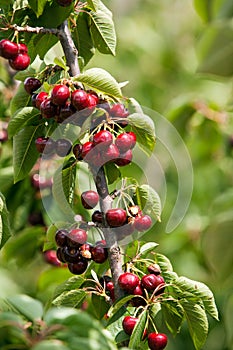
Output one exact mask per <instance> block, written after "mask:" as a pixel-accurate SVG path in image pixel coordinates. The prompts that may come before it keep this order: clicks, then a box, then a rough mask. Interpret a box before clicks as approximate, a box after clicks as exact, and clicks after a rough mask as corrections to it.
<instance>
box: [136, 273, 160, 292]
mask: <svg viewBox="0 0 233 350" xmlns="http://www.w3.org/2000/svg"><path fill="white" fill-rule="evenodd" d="M141 285H142V287H143V288H145V289H146V290H147V291H154V290H155V289H156V288H157V287H158V286H162V285H165V281H164V279H163V277H162V276H160V275H158V276H157V275H155V274H148V275H145V276H143V277H142V279H141ZM162 291H163V290H161V291H160V292H162Z"/></svg>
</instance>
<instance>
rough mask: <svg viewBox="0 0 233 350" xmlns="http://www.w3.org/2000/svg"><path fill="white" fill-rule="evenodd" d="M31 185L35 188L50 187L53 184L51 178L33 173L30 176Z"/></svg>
mask: <svg viewBox="0 0 233 350" xmlns="http://www.w3.org/2000/svg"><path fill="white" fill-rule="evenodd" d="M31 183H32V186H33V187H34V188H36V189H41V190H42V189H44V188H50V187H52V185H53V181H52V179H46V178H45V177H44V176H41V175H39V174H34V175H32V177H31Z"/></svg>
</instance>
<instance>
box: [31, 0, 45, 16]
mask: <svg viewBox="0 0 233 350" xmlns="http://www.w3.org/2000/svg"><path fill="white" fill-rule="evenodd" d="M28 3H29V5H30V7H31V8H32V10H33V11H34V12H35V14H36V16H37V17H40V15H42V13H43V11H44V7H45V5H46V3H47V0H28Z"/></svg>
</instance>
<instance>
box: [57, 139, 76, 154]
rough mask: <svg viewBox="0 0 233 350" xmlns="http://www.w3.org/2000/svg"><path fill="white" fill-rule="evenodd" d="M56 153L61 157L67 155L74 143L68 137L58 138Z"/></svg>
mask: <svg viewBox="0 0 233 350" xmlns="http://www.w3.org/2000/svg"><path fill="white" fill-rule="evenodd" d="M55 147H56V153H57V155H58V156H59V157H65V156H67V154H69V153H70V151H71V148H72V143H71V142H70V141H69V140H67V139H58V140H57V141H56V145H55Z"/></svg>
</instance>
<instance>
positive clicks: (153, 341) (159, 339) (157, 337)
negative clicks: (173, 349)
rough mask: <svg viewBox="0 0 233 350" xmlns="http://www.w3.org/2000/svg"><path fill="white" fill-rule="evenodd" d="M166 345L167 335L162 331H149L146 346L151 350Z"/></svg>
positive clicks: (156, 349)
mask: <svg viewBox="0 0 233 350" xmlns="http://www.w3.org/2000/svg"><path fill="white" fill-rule="evenodd" d="M166 345H167V336H166V334H163V333H155V332H153V333H149V334H148V346H149V348H150V349H151V350H163V349H164V348H165V347H166Z"/></svg>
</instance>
